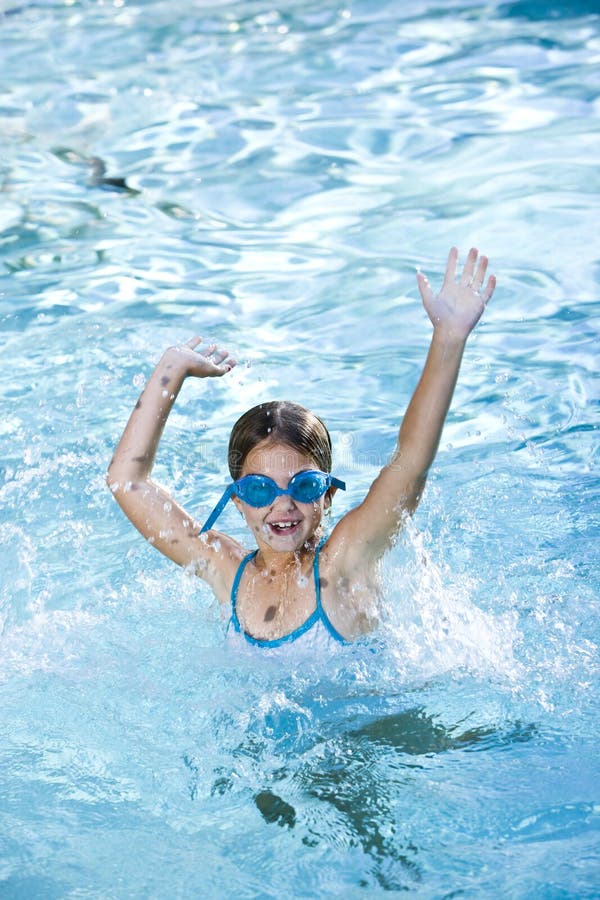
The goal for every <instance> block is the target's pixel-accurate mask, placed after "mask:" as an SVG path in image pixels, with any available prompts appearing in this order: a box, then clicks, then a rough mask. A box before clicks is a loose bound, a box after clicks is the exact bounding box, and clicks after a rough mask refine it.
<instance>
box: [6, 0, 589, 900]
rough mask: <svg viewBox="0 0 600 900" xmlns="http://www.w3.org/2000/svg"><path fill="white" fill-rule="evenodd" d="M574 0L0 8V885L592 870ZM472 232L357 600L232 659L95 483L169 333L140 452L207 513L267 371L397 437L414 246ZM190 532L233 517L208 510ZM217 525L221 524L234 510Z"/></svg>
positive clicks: (582, 19)
mask: <svg viewBox="0 0 600 900" xmlns="http://www.w3.org/2000/svg"><path fill="white" fill-rule="evenodd" d="M599 25H600V16H599V15H598V9H597V6H596V4H595V3H592V2H585V0H579V2H577V3H566V2H561V0H551V2H550V3H545V4H541V3H538V2H535V0H529V2H527V0H521V2H514V3H497V2H491V3H485V4H484V3H482V2H474V0H473V2H471V0H462V2H458V0H457V2H455V0H438V2H435V3H434V2H433V0H417V2H414V3H411V4H401V3H395V2H392V0H388V2H385V0H369V2H367V0H362V2H359V0H354V2H352V0H347V2H346V3H343V2H335V3H333V2H329V0H325V2H316V0H304V2H301V0H287V2H281V3H279V4H277V5H275V4H272V5H270V4H267V3H264V2H259V0H241V2H235V0H229V2H220V3H211V2H204V0H171V2H169V3H163V2H152V0H148V2H144V0H135V2H129V0H113V2H108V0H105V2H102V0H100V2H91V0H67V2H63V3H59V2H46V0H38V2H35V3H27V2H21V3H20V2H18V0H14V2H11V0H5V2H4V3H3V4H2V14H1V16H0V28H1V31H0V45H1V52H0V74H1V80H2V83H3V85H4V92H3V96H2V100H1V102H0V120H1V121H0V126H1V127H0V150H1V152H0V171H1V179H2V180H1V184H2V192H1V195H0V228H1V232H0V241H1V254H2V255H1V261H0V263H1V268H0V317H1V322H2V331H1V336H0V341H1V346H2V367H1V370H0V391H1V396H2V417H1V420H0V435H1V445H0V446H1V453H0V475H1V479H0V508H1V511H2V513H1V520H0V552H1V555H0V573H1V574H0V579H1V586H0V708H1V709H2V715H1V716H0V729H1V739H0V754H1V758H0V896H2V897H3V898H4V897H7V898H27V900H29V898H44V900H47V898H49V900H53V898H125V897H127V898H138V897H139V898H146V897H155V898H162V897H181V898H187V897H208V898H226V897H239V898H255V897H273V898H279V897H289V896H293V897H302V898H310V897H315V898H317V897H318V898H322V897H363V896H364V897H373V896H383V895H384V894H388V893H392V894H393V893H400V892H402V894H405V893H406V892H408V893H414V894H415V895H416V896H419V897H431V898H442V897H447V898H450V897H465V898H480V897H481V898H490V897H503V898H506V897H508V898H534V897H535V898H557V900H558V898H561V900H562V898H571V897H597V896H598V895H599V891H600V888H599V885H600V844H599V836H600V835H599V826H600V793H599V789H598V784H599V783H600V782H599V774H600V773H599V765H598V754H597V746H598V737H599V735H598V715H597V714H598V696H599V690H598V646H597V642H598V612H599V609H598V596H599V592H598V586H599V577H598V533H599V529H598V501H599V498H600V490H599V485H600V479H599V477H598V468H597V467H598V417H597V413H598V397H599V382H598V346H599V344H598V332H599V318H598V311H599V307H598V288H599V282H600V267H599V265H598V244H597V231H598V191H599V185H600V181H599V179H598V168H597V161H598V150H599V146H600V143H599V140H598V137H599V109H600V107H599V100H598V96H599V95H598V89H599V75H598V73H599V69H598V60H599V57H600V28H599ZM452 244H457V245H458V246H459V247H460V248H461V251H462V254H463V258H464V254H465V253H466V251H467V250H468V248H469V247H470V246H472V245H476V246H478V247H480V248H481V249H482V250H483V251H484V252H486V253H487V254H489V256H490V258H491V265H492V268H493V270H494V271H495V272H496V273H497V275H498V281H499V286H498V289H497V291H496V294H495V295H494V297H493V299H492V301H491V303H490V306H489V308H488V310H487V312H486V315H485V318H484V320H483V321H482V322H481V323H480V325H479V327H478V329H477V331H476V333H475V334H474V335H473V337H472V339H471V340H470V342H469V344H468V347H467V351H466V354H465V359H464V364H463V369H462V372H461V377H460V381H459V385H458V387H457V391H456V395H455V400H454V404H453V407H452V410H451V412H450V415H449V418H448V422H447V427H446V429H445V432H444V436H443V439H442V443H441V446H440V451H439V455H438V457H437V460H436V463H435V466H434V469H433V471H432V473H431V477H430V481H429V484H428V487H427V491H426V494H425V497H424V500H423V502H422V504H421V507H420V508H419V510H418V512H417V514H416V516H415V518H414V520H413V521H412V522H411V523H410V524H409V527H408V528H407V529H406V531H405V532H404V533H403V535H402V536H401V537H400V538H399V539H398V541H397V543H396V545H395V546H394V548H393V549H392V550H391V552H390V553H389V555H388V557H387V558H386V560H385V564H384V567H383V571H382V582H383V590H384V597H385V601H384V610H383V613H384V624H383V627H382V629H381V631H380V632H379V633H378V634H377V635H376V636H375V637H374V639H373V642H372V643H371V644H369V645H367V646H359V647H355V648H350V649H340V650H339V651H337V652H336V653H334V654H333V655H332V656H331V658H328V659H323V658H318V659H316V658H313V657H311V656H310V655H307V654H302V653H300V652H293V648H290V653H289V654H287V655H286V654H282V653H279V654H273V655H272V656H265V654H260V653H258V652H256V651H251V650H249V651H248V652H243V653H240V652H237V651H234V650H232V649H231V648H230V647H228V646H227V644H226V642H225V639H224V629H225V624H224V622H223V621H222V619H221V617H220V615H219V611H218V609H216V607H215V604H214V601H213V600H212V598H211V596H210V593H209V591H208V590H207V589H206V588H205V587H204V586H203V585H202V583H200V582H197V581H194V580H193V579H191V578H190V577H188V576H187V575H186V574H185V573H183V572H181V571H179V570H178V569H177V568H176V567H174V566H173V565H172V564H171V563H169V562H168V561H166V560H164V559H162V558H161V557H159V556H158V554H156V552H155V551H153V550H152V548H151V547H150V546H148V545H147V544H146V543H145V542H144V541H143V539H142V538H141V537H140V536H139V535H138V534H137V533H136V532H135V531H134V530H133V529H132V528H131V526H130V525H129V524H128V522H127V521H126V520H125V518H124V517H123V515H122V514H121V512H120V510H119V509H118V507H117V505H116V504H115V503H114V501H113V500H112V499H111V496H110V493H109V492H108V491H107V489H106V487H105V483H104V477H105V471H106V466H107V464H108V461H109V459H110V456H111V453H112V450H113V448H114V446H115V444H116V442H117V440H118V437H119V435H120V432H121V430H122V428H123V425H124V423H125V421H126V419H127V416H128V414H129V412H130V410H131V408H132V407H133V405H134V403H135V401H136V398H137V396H138V394H139V391H140V389H141V387H142V385H143V383H144V379H145V378H146V377H147V376H148V374H149V372H150V371H151V369H152V365H153V364H154V363H155V362H156V361H157V359H158V358H159V356H160V354H161V352H162V350H163V349H164V348H165V347H166V346H169V344H171V343H173V342H176V341H180V340H182V339H185V338H187V337H189V336H191V335H193V334H196V333H197V334H203V335H206V336H207V337H208V338H213V337H214V338H216V339H218V340H219V341H220V342H222V343H223V345H224V346H226V347H227V348H228V349H230V350H231V352H233V353H235V354H236V355H237V357H238V358H239V360H240V365H239V366H238V368H237V369H236V370H235V371H234V372H232V373H231V374H230V375H229V376H227V378H223V379H221V380H219V381H217V382H210V383H208V382H195V383H187V384H186V385H185V386H184V389H183V391H182V394H181V395H180V398H179V400H178V403H177V406H176V408H175V410H174V412H173V414H172V416H171V419H170V421H169V424H168V427H167V430H166V433H165V436H164V439H163V443H162V445H161V453H160V458H159V460H158V462H157V467H156V475H157V478H158V479H159V480H160V481H161V482H162V483H164V484H166V485H168V486H169V488H170V489H171V490H172V491H173V492H174V493H175V494H176V495H177V497H178V498H180V499H181V500H182V502H184V504H185V505H186V506H187V507H189V508H190V509H191V510H193V511H194V513H195V514H196V515H197V516H198V518H200V519H201V518H202V517H204V516H205V515H206V514H207V513H208V511H209V510H210V509H211V508H212V505H213V504H214V503H215V502H216V499H217V497H218V496H219V495H220V492H221V491H222V489H223V485H224V484H225V483H226V481H227V473H226V467H225V449H226V442H227V438H228V433H229V430H230V428H231V426H232V424H233V422H234V421H235V420H236V418H237V417H238V416H239V415H240V414H241V412H243V411H244V410H245V409H246V408H248V407H249V406H251V405H253V404H254V403H255V402H259V401H260V400H262V399H272V398H277V397H283V398H290V399H293V400H296V401H297V402H299V403H303V404H305V405H307V406H309V407H311V408H313V409H314V410H315V411H317V412H318V413H319V414H320V415H322V416H323V418H324V419H325V420H326V421H327V423H328V425H329V426H330V429H331V432H332V436H333V440H334V445H335V447H334V450H335V465H334V473H335V474H336V475H337V476H338V477H342V478H344V479H345V480H346V482H347V484H348V491H347V492H346V493H345V494H343V495H342V494H339V493H338V495H337V496H336V499H335V511H334V518H335V515H340V514H342V513H343V512H345V511H346V510H347V509H349V508H350V507H351V506H352V505H354V504H355V503H357V502H359V501H360V500H361V498H362V497H363V496H364V494H365V491H366V490H367V488H368V486H369V484H370V483H371V481H372V479H373V477H374V476H375V474H376V472H377V471H378V468H379V467H380V466H381V465H382V464H383V463H384V462H385V461H386V460H387V458H388V456H389V454H390V452H391V451H392V448H393V445H394V441H395V436H396V433H397V428H398V425H399V422H400V420H401V416H402V413H403V411H404V409H405V407H406V404H407V402H408V399H409V397H410V395H411V392H412V390H413V388H414V386H415V384H416V380H417V378H418V375H419V372H420V367H421V366H422V363H423V359H424V355H425V352H426V349H427V345H428V340H429V336H430V326H429V323H428V320H427V317H426V315H425V313H424V312H423V310H422V308H421V305H420V300H419V298H418V292H417V289H416V283H415V270H416V268H417V267H418V266H420V267H422V268H423V270H424V271H426V272H427V273H428V275H429V277H430V279H431V281H432V282H433V283H439V281H440V277H441V274H442V272H443V267H444V262H445V258H446V254H447V251H448V248H449V247H450V246H451V245H452ZM222 527H223V528H224V529H228V530H230V531H231V533H233V534H235V535H236V536H238V537H239V538H240V539H244V540H248V538H247V537H245V536H244V532H243V530H242V527H241V521H240V519H239V517H237V516H236V515H235V510H233V509H229V510H227V512H226V513H225V514H224V515H223V519H222ZM248 543H249V545H250V542H249V540H248Z"/></svg>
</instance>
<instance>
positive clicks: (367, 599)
mask: <svg viewBox="0 0 600 900" xmlns="http://www.w3.org/2000/svg"><path fill="white" fill-rule="evenodd" d="M358 560H359V557H357V556H355V555H353V554H347V553H345V552H344V547H343V544H340V543H339V542H338V541H337V540H336V539H335V534H334V533H332V534H331V536H330V537H329V538H328V539H327V540H326V541H325V543H324V544H323V545H322V548H321V551H320V554H319V583H320V590H321V604H322V606H323V609H324V611H325V613H326V615H327V618H328V619H329V620H330V621H331V623H332V625H333V626H334V628H335V629H336V631H338V632H339V633H340V634H341V635H343V637H345V638H346V639H347V640H354V639H356V638H358V637H360V636H362V635H364V634H368V633H370V632H372V631H374V630H375V628H377V625H378V624H379V601H380V585H379V578H378V566H377V564H376V560H371V561H370V562H365V561H364V560H363V562H362V565H361V564H360V562H359V561H358Z"/></svg>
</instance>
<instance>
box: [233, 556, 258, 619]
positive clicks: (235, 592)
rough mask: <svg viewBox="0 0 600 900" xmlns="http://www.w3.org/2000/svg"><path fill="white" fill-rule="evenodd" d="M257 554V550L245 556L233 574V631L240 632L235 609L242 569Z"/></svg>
mask: <svg viewBox="0 0 600 900" xmlns="http://www.w3.org/2000/svg"><path fill="white" fill-rule="evenodd" d="M257 553H258V550H253V551H252V552H251V553H249V554H248V555H247V556H245V557H244V558H243V560H242V561H241V563H240V564H239V566H238V570H237V572H236V573H235V578H234V579H233V584H232V585H231V620H230V624H231V625H233V627H234V630H235V631H241V630H242V628H241V625H240V620H239V619H238V615H237V609H236V606H237V595H238V588H239V586H240V581H241V580H242V575H243V574H244V569H245V568H246V566H247V565H248V563H249V562H250V560H251V559H254V557H255V556H256V554H257ZM245 633H246V632H244V634H245Z"/></svg>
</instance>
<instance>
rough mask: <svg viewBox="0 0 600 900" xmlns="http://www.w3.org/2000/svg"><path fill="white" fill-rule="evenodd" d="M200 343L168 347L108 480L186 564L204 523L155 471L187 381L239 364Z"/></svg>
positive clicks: (137, 521)
mask: <svg viewBox="0 0 600 900" xmlns="http://www.w3.org/2000/svg"><path fill="white" fill-rule="evenodd" d="M200 345H201V338H192V339H191V340H189V341H187V343H185V344H182V345H181V346H178V347H170V348H169V349H168V350H166V351H165V353H164V354H163V356H162V358H161V360H160V362H159V363H158V365H157V366H156V368H155V370H154V372H153V373H152V375H151V376H150V378H149V380H148V383H147V384H146V387H145V388H144V391H143V393H142V395H141V397H140V398H139V400H138V402H137V403H136V405H135V408H134V410H133V412H132V413H131V416H130V418H129V421H128V423H127V426H126V428H125V431H124V432H123V435H122V437H121V440H120V441H119V443H118V445H117V449H116V451H115V455H114V457H113V459H112V461H111V463H110V466H109V468H108V473H107V479H106V480H107V483H108V485H109V487H110V489H111V491H112V492H113V495H114V497H115V499H116V500H117V502H118V504H119V506H120V507H121V509H122V510H123V512H124V513H125V515H126V516H127V517H128V518H129V519H130V520H131V522H132V523H133V525H135V527H136V528H137V529H138V531H140V532H141V533H142V534H143V535H144V537H145V538H146V539H147V540H149V541H150V542H151V543H152V544H153V545H154V546H155V547H156V548H157V549H158V550H160V552H161V553H164V554H165V556H168V557H169V558H170V559H172V560H173V561H174V562H176V563H178V564H179V565H182V566H186V565H189V564H190V563H191V562H195V561H197V560H198V559H199V558H201V556H202V551H203V549H206V547H205V546H204V545H202V543H201V542H199V541H198V537H197V535H198V531H199V526H198V524H197V523H196V522H194V520H193V517H192V516H190V515H189V514H188V513H186V511H185V510H184V509H183V508H182V507H181V506H179V505H178V504H177V503H176V502H175V501H174V500H173V498H172V497H171V496H170V495H169V494H168V492H167V491H166V490H165V489H164V488H162V487H160V486H159V485H157V484H155V483H154V482H153V481H152V479H151V473H152V467H153V465H154V459H155V456H156V451H157V448H158V444H159V441H160V438H161V436H162V433H163V430H164V427H165V424H166V421H167V418H168V416H169V413H170V412H171V409H172V407H173V404H174V402H175V400H176V398H177V395H178V394H179V391H180V389H181V386H182V384H183V382H184V380H185V379H186V378H188V377H196V378H214V377H218V376H221V375H225V374H226V373H227V372H229V371H230V369H232V368H233V366H234V365H235V360H234V359H232V358H230V357H229V355H228V353H227V351H225V350H219V349H218V348H217V347H216V346H214V345H210V346H208V345H207V346H200ZM198 347H200V349H199V350H197V349H196V348H198ZM199 574H202V573H199ZM209 574H210V573H209ZM207 580H209V581H210V580H211V579H210V577H209V578H207Z"/></svg>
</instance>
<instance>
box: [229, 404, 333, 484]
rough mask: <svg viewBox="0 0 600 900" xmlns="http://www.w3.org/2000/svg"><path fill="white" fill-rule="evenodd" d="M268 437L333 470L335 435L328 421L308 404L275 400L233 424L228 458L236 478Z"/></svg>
mask: <svg viewBox="0 0 600 900" xmlns="http://www.w3.org/2000/svg"><path fill="white" fill-rule="evenodd" d="M265 440H270V441H273V442H277V443H281V444H287V446H289V447H292V448H293V449H294V450H299V451H300V452H301V453H304V454H306V455H307V456H310V457H311V459H313V460H314V462H315V465H316V466H317V467H318V468H319V469H320V470H321V471H322V472H331V438H330V436H329V432H328V431H327V428H326V426H325V423H324V422H323V421H322V420H321V419H320V418H319V417H318V416H317V415H315V413H313V412H311V411H310V410H309V409H306V408H305V407H304V406H299V405H298V404H297V403H292V402H291V401H289V400H272V401H271V402H269V403H260V404H259V405H258V406H254V407H253V408H252V409H249V410H248V412H245V413H244V415H243V416H241V418H239V419H238V420H237V422H236V423H235V425H234V426H233V429H232V431H231V436H230V438H229V451H228V455H227V459H228V463H229V471H230V473H231V477H232V478H233V480H234V481H236V480H237V479H238V478H239V477H240V475H241V473H242V467H243V465H244V460H245V459H246V457H247V456H248V454H249V453H250V451H251V450H253V449H254V447H256V446H257V444H260V443H261V442H262V441H265Z"/></svg>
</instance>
